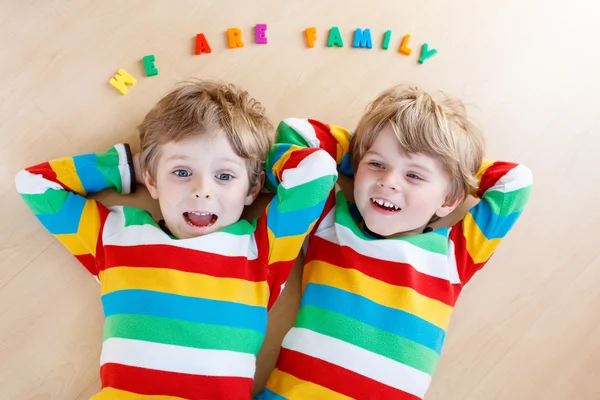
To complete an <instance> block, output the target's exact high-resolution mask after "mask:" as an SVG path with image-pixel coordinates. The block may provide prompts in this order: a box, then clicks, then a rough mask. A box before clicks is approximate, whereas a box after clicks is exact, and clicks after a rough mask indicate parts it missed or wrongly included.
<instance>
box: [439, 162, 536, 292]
mask: <svg viewBox="0 0 600 400" xmlns="http://www.w3.org/2000/svg"><path fill="white" fill-rule="evenodd" d="M477 177H478V179H479V189H478V190H477V193H476V194H475V195H476V197H478V198H480V199H481V201H480V202H479V203H478V204H476V205H475V206H473V207H472V208H471V209H470V210H469V212H468V213H467V214H466V216H465V217H464V218H463V219H462V220H461V221H459V222H458V223H457V224H456V225H454V226H453V227H452V229H451V232H450V239H451V245H452V246H453V247H454V255H455V259H456V267H457V270H458V274H459V278H460V281H461V283H462V284H463V285H464V284H466V283H467V282H468V281H469V280H470V279H471V278H472V277H473V275H474V274H475V273H476V272H477V271H479V270H480V269H481V268H482V267H483V266H484V265H485V263H486V262H487V261H488V260H489V259H490V257H491V256H492V254H493V253H494V251H495V250H496V248H497V247H498V245H499V244H500V242H501V241H502V239H503V238H504V237H505V236H506V234H507V233H508V232H509V231H510V230H511V229H512V227H513V226H514V225H515V223H516V222H517V220H518V219H519V217H520V216H521V213H522V211H523V209H524V208H525V205H526V204H527V202H528V201H529V197H530V194H531V188H532V183H533V178H532V174H531V171H530V170H529V168H527V167H525V166H523V165H519V164H515V163H510V162H503V161H485V162H484V163H483V165H482V167H481V169H480V171H479V173H478V175H477Z"/></svg>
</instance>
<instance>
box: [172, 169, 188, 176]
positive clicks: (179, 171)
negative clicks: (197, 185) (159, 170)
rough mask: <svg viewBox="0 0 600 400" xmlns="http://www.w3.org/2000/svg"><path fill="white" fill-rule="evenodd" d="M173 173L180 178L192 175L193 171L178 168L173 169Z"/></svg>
mask: <svg viewBox="0 0 600 400" xmlns="http://www.w3.org/2000/svg"><path fill="white" fill-rule="evenodd" d="M173 174H175V176H178V177H180V178H188V177H190V176H192V172H191V171H188V170H187V169H176V170H175V171H173Z"/></svg>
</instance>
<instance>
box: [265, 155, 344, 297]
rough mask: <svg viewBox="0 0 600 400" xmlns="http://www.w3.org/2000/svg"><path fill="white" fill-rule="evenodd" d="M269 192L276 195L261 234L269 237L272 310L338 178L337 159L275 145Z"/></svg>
mask: <svg viewBox="0 0 600 400" xmlns="http://www.w3.org/2000/svg"><path fill="white" fill-rule="evenodd" d="M265 169H266V172H267V173H266V175H267V176H266V182H265V186H266V188H267V189H268V190H270V191H272V192H275V197H273V199H272V200H271V202H270V203H269V205H268V206H267V209H266V210H265V212H264V213H263V215H262V216H261V217H260V218H259V221H258V229H257V233H259V234H260V235H261V236H262V237H267V238H268V246H269V248H268V260H267V264H268V277H267V281H268V284H269V288H270V290H271V296H270V299H269V304H268V307H269V308H270V307H271V305H272V304H273V303H274V302H275V300H276V299H277V297H278V296H279V293H280V291H281V289H282V285H283V284H284V283H285V281H286V280H287V278H288V275H289V273H290V270H291V268H292V266H293V264H294V260H295V259H296V257H297V256H298V254H299V253H300V250H301V248H302V243H303V242H304V240H305V238H306V237H307V236H308V234H309V233H310V231H311V230H312V228H313V226H314V225H315V223H316V222H317V220H318V219H319V218H320V217H321V214H322V212H323V209H324V207H325V203H326V201H327V199H328V198H329V195H330V193H331V192H332V190H333V187H334V185H335V182H336V180H337V171H336V164H335V160H334V159H332V158H331V157H330V156H329V155H328V154H327V152H326V151H324V150H321V149H317V148H306V147H304V146H299V145H296V144H284V143H278V144H275V145H274V146H273V147H272V148H271V151H270V152H269V155H268V157H267V160H266V166H265Z"/></svg>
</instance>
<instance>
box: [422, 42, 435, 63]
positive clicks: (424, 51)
mask: <svg viewBox="0 0 600 400" xmlns="http://www.w3.org/2000/svg"><path fill="white" fill-rule="evenodd" d="M436 54H437V50H436V49H431V50H429V45H428V44H427V43H423V47H421V57H420V58H419V63H420V64H423V63H424V62H425V60H427V59H429V58H431V57H433V56H435V55H436Z"/></svg>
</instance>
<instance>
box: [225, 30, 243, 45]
mask: <svg viewBox="0 0 600 400" xmlns="http://www.w3.org/2000/svg"><path fill="white" fill-rule="evenodd" d="M227 40H228V41H229V48H230V49H235V48H236V47H244V42H242V31H241V30H240V29H239V28H229V29H227Z"/></svg>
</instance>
